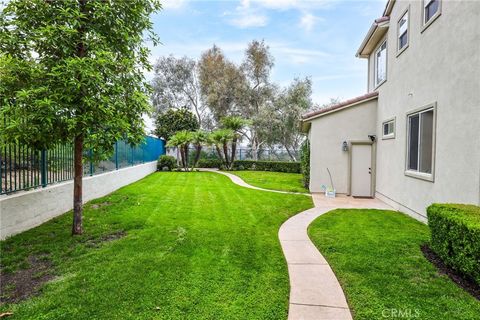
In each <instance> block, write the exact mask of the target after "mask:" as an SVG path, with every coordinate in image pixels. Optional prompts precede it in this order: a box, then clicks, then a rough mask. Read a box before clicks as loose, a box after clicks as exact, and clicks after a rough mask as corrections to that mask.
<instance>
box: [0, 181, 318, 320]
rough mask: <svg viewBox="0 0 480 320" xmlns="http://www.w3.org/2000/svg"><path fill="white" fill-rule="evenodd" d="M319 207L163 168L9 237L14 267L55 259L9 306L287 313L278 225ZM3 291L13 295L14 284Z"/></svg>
mask: <svg viewBox="0 0 480 320" xmlns="http://www.w3.org/2000/svg"><path fill="white" fill-rule="evenodd" d="M310 207H312V202H311V199H310V198H308V197H305V196H301V195H286V194H276V193H269V192H260V191H255V190H250V189H247V188H242V187H239V186H237V185H234V184H233V183H232V182H231V181H230V180H229V178H228V177H225V176H222V175H219V174H216V173H206V172H192V173H180V172H176V173H167V172H165V173H163V172H162V173H155V174H152V175H150V176H148V177H147V178H145V179H143V180H141V181H139V182H137V183H134V184H132V185H130V186H127V187H125V188H122V189H121V190H119V191H117V192H115V193H113V194H111V195H109V196H107V197H104V198H102V199H98V200H95V201H93V202H91V203H89V204H88V205H86V208H85V220H84V226H85V235H83V236H81V237H75V238H72V237H71V236H70V234H69V233H70V228H71V226H70V224H71V215H70V214H66V215H63V216H61V217H58V218H56V219H54V220H51V221H49V222H47V223H45V224H43V225H41V226H40V227H37V228H35V229H32V230H30V231H27V232H24V233H22V234H19V235H17V236H14V237H12V238H10V239H8V240H6V241H3V242H1V256H2V261H1V265H2V268H3V269H4V271H10V272H11V271H14V270H18V269H20V268H25V267H28V263H27V262H26V261H28V257H29V256H30V257H31V256H39V257H42V259H47V260H49V261H51V262H52V263H53V265H54V269H53V272H54V274H55V276H56V278H55V279H54V280H53V281H51V282H49V283H47V284H46V285H45V286H44V287H43V291H42V292H41V294H40V295H38V296H37V297H33V298H30V299H28V300H25V301H23V302H21V303H18V304H10V305H8V304H7V305H3V306H0V313H1V312H4V311H7V310H8V311H12V312H13V313H14V315H13V316H12V317H10V318H9V319H187V318H188V319H286V317H287V309H288V297H289V281H288V272H287V266H286V263H285V259H284V257H283V254H282V251H281V248H280V244H279V240H278V229H279V227H280V225H281V224H282V223H283V222H284V221H285V220H286V219H287V218H288V217H290V216H292V215H294V214H296V213H298V212H300V211H303V210H306V209H308V208H310ZM118 231H125V232H126V236H125V237H123V238H120V239H117V240H113V241H108V242H103V243H99V242H98V241H97V240H98V239H99V238H101V237H105V235H108V234H111V233H114V232H118ZM2 294H5V293H4V292H3V293H2Z"/></svg>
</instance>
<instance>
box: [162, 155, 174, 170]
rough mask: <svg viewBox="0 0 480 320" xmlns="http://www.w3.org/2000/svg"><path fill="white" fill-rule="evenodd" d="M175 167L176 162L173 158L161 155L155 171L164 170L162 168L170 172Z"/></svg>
mask: <svg viewBox="0 0 480 320" xmlns="http://www.w3.org/2000/svg"><path fill="white" fill-rule="evenodd" d="M176 167H177V160H176V159H175V157H172V156H167V155H161V156H160V157H159V158H158V161H157V170H160V171H162V170H164V168H168V171H172V169H175V168H176Z"/></svg>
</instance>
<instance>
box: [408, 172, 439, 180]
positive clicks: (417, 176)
mask: <svg viewBox="0 0 480 320" xmlns="http://www.w3.org/2000/svg"><path fill="white" fill-rule="evenodd" d="M405 175H406V176H408V177H411V178H415V179H420V180H424V181H429V182H434V179H433V173H422V172H417V171H410V170H406V171H405Z"/></svg>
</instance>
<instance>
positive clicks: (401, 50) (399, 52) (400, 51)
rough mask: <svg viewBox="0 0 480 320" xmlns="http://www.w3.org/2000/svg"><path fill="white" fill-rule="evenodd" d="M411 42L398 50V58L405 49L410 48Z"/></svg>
mask: <svg viewBox="0 0 480 320" xmlns="http://www.w3.org/2000/svg"><path fill="white" fill-rule="evenodd" d="M408 46H409V44H408V43H407V44H406V45H405V47H403V48H402V49H400V50H398V51H397V58H398V57H399V56H400V55H401V54H402V53H403V52H404V51H405V50H407V49H408Z"/></svg>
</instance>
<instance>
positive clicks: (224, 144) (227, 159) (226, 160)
mask: <svg viewBox="0 0 480 320" xmlns="http://www.w3.org/2000/svg"><path fill="white" fill-rule="evenodd" d="M223 153H224V155H225V163H226V165H227V169H230V160H229V158H228V144H227V143H226V142H224V143H223Z"/></svg>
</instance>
